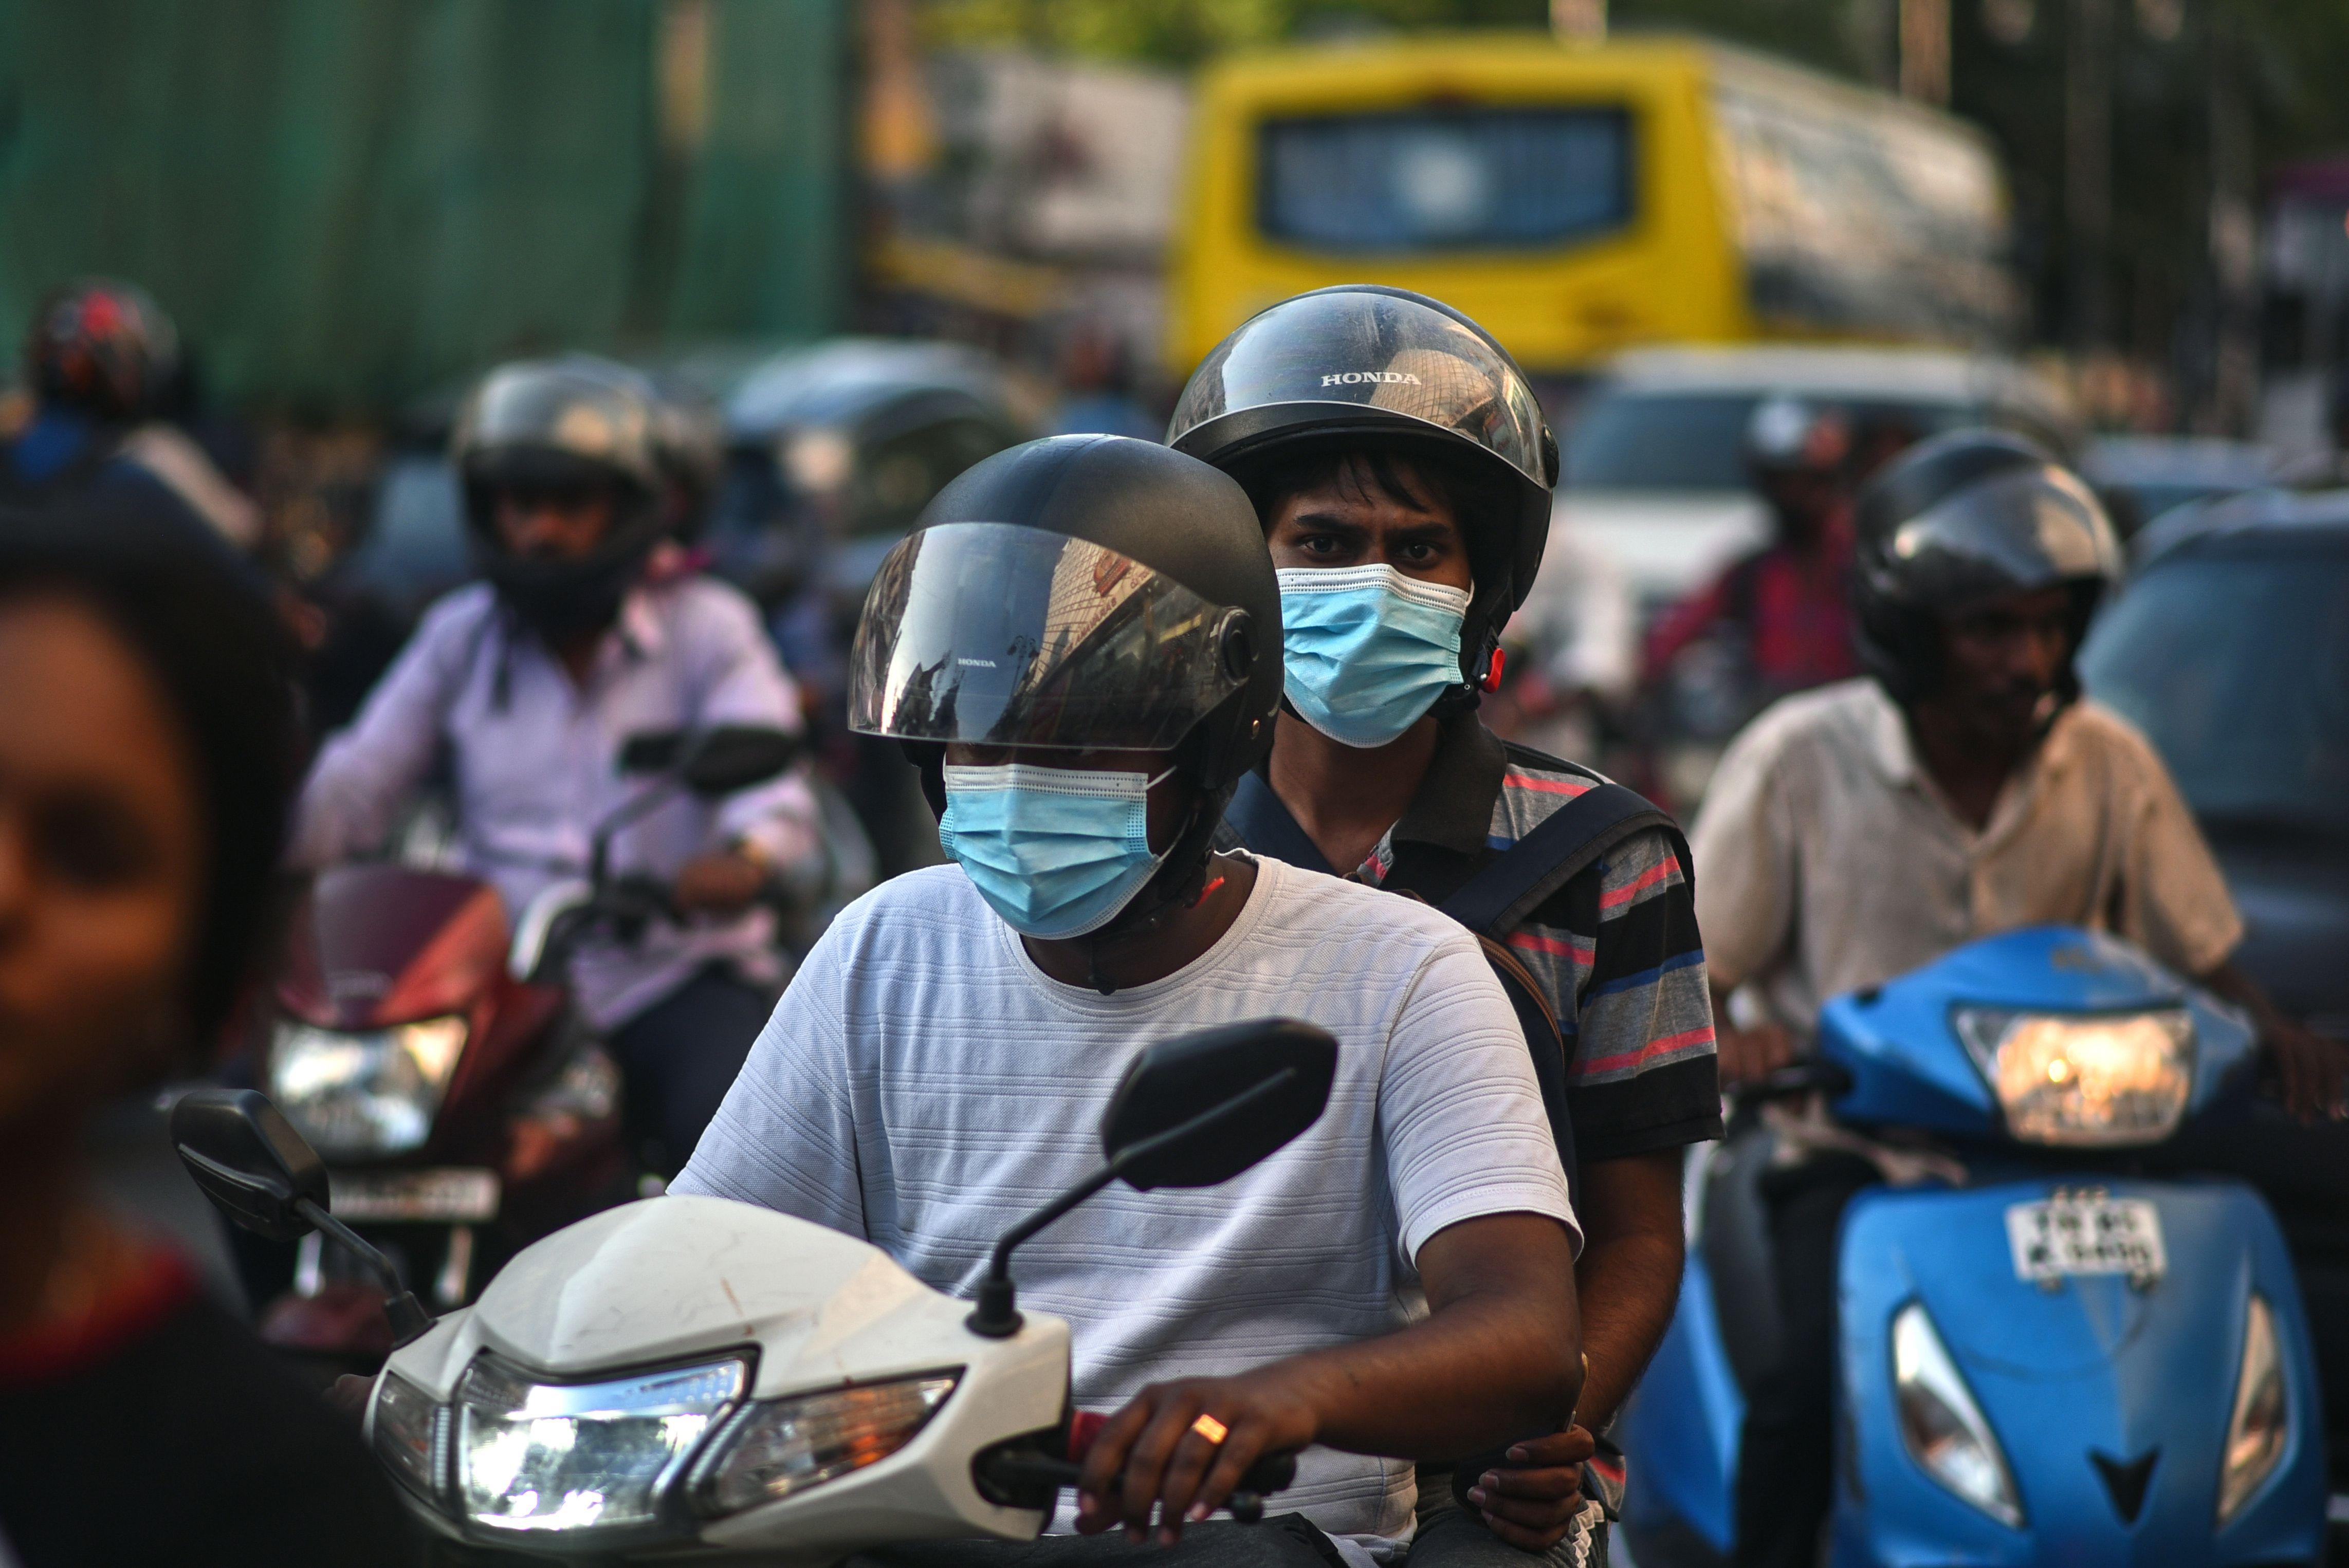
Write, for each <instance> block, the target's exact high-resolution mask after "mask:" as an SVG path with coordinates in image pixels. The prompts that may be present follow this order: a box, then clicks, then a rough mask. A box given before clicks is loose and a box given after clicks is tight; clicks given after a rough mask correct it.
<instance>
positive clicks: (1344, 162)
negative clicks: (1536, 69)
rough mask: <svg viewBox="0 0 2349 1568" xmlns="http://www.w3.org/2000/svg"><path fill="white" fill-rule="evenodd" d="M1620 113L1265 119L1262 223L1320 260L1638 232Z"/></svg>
mask: <svg viewBox="0 0 2349 1568" xmlns="http://www.w3.org/2000/svg"><path fill="white" fill-rule="evenodd" d="M1630 143H1631V135H1630V117H1629V116H1627V115H1626V114H1625V113H1624V112H1623V111H1622V110H1621V109H1619V108H1434V109H1428V108H1414V109H1407V110H1398V111H1384V112H1377V113H1364V114H1335V115H1313V116H1299V117H1289V118H1283V119H1268V120H1266V121H1265V122H1264V123H1263V125H1262V126H1261V127H1260V128H1259V129H1258V132H1257V176H1258V177H1257V227H1258V229H1259V230H1260V231H1261V232H1263V234H1264V235H1265V236H1266V237H1267V238H1268V239H1270V240H1274V241H1278V242H1287V243H1289V244H1293V245H1299V246H1302V247H1305V248H1307V249H1310V250H1317V251H1356V252H1370V251H1379V252H1391V253H1392V252H1405V251H1433V250H1446V251H1465V250H1502V249H1522V248H1529V247H1534V246H1548V245H1559V244H1566V243H1570V242H1578V241H1582V240H1588V239H1592V238H1595V237H1597V236H1599V235H1600V234H1604V233H1608V232H1612V231H1615V230H1618V229H1620V228H1622V227H1624V226H1625V225H1626V224H1628V223H1629V222H1630V220H1631V155H1630Z"/></svg>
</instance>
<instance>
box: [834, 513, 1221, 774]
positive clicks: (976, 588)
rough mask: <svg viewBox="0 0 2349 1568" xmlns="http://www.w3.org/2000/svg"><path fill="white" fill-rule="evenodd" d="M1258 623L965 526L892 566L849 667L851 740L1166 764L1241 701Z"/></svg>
mask: <svg viewBox="0 0 2349 1568" xmlns="http://www.w3.org/2000/svg"><path fill="white" fill-rule="evenodd" d="M1250 656H1251V653H1250V647H1249V637H1248V630H1247V613H1246V612H1244V611H1242V610H1239V609H1237V608H1236V607H1233V606H1229V605H1222V604H1210V603H1207V602H1206V600H1204V599H1202V598H1200V597H1199V595H1197V594H1196V593H1192V592H1191V591H1190V590H1189V589H1187V588H1185V587H1184V586H1183V585H1182V584H1181V583H1176V582H1174V580H1173V579H1171V578H1169V577H1166V576H1164V575H1163V574H1161V573H1157V572H1154V571H1153V570H1151V569H1150V568H1149V567H1147V566H1144V565H1143V564H1142V563H1141V562H1138V561H1135V560H1133V558H1131V557H1129V556H1125V555H1122V554H1120V553H1118V552H1116V551H1113V550H1109V549H1106V548H1104V547H1103V546H1101V545H1098V544H1093V543H1091V542H1087V541H1085V540H1081V539H1071V538H1070V537H1068V536H1067V535H1065V534H1059V533H1051V532H1048V531H1045V530H1042V529H1037V528H1026V527H1022V526H1020V525H1019V524H1017V523H1004V522H949V523H940V524H938V525H936V526H935V527H932V528H926V529H924V530H922V531H920V532H918V533H916V534H914V535H912V536H911V537H909V538H907V539H906V540H905V541H904V542H902V543H900V544H899V545H898V546H897V547H896V548H895V550H893V551H891V552H889V556H888V558H887V559H886V560H885V561H884V562H882V563H881V570H880V572H879V573H877V574H876V575H875V576H874V580H873V587H872V590H871V592H870V593H868V594H867V595H866V597H865V601H864V618H863V619H862V620H861V621H860V622H859V623H858V624H857V627H856V643H855V647H854V651H853V652H852V653H851V655H850V660H849V695H848V724H849V727H850V728H852V729H854V730H858V731H860V732H862V733H864V734H866V735H883V736H889V737H892V738H895V739H899V740H926V741H962V742H967V743H972V744H981V745H990V746H1053V747H1069V748H1086V749H1096V750H1140V751H1161V750H1165V749H1167V748H1171V747H1173V746H1174V743H1175V742H1176V741H1178V740H1180V739H1182V738H1183V736H1184V735H1185V732H1187V731H1188V730H1189V729H1190V728H1191V727H1192V726H1193V725H1195V724H1196V723H1197V722H1198V721H1199V720H1200V719H1201V718H1203V717H1206V715H1207V714H1208V713H1209V712H1210V711H1212V710H1213V709H1214V708H1215V707H1216V705H1217V704H1219V703H1221V702H1223V701H1224V700H1225V699H1226V697H1228V696H1231V695H1232V694H1233V693H1234V692H1236V691H1237V690H1239V689H1240V686H1241V685H1242V684H1243V682H1244V681H1245V679H1246V677H1247V670H1248V665H1249V660H1250Z"/></svg>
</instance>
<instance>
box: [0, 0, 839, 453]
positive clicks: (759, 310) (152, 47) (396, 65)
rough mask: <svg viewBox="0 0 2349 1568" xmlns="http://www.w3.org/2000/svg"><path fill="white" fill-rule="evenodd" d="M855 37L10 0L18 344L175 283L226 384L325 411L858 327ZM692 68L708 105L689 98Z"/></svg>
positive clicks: (586, 8)
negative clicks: (512, 366) (67, 308)
mask: <svg viewBox="0 0 2349 1568" xmlns="http://www.w3.org/2000/svg"><path fill="white" fill-rule="evenodd" d="M847 20H848V18H847V15H846V5H845V0H0V352H13V350H12V349H11V348H9V347H8V346H13V345H14V344H15V343H16V342H18V341H20V340H21V337H22V335H23V332H24V327H25V322H26V315H27V314H28V312H29V310H30V308H31V306H32V304H33V303H34V302H35V301H36V299H37V298H38V297H39V296H40V294H42V293H43V292H44V291H45V290H46V289H47V288H48V287H50V286H51V285H53V284H55V283H56V282H57V281H58V280H60V279H62V278H66V277H69V276H72V275H74V274H76V273H86V272H102V273H114V274H117V275H119V276H122V277H126V278H129V279H131V280H133V281H136V282H139V283H140V284H145V285H146V286H147V287H148V288H149V289H150V290H151V291H152V292H153V293H154V294H155V295H156V297H157V298H158V299H159V300H160V302H161V303H162V304H163V306H164V308H165V309H166V310H167V311H169V312H170V313H171V315H173V316H174V317H175V318H177V319H178V320H179V322H180V323H181V328H182V330H183V332H184V333H185V334H186V335H187V336H188V338H189V339H190V341H191V343H192V344H193V345H194V346H196V347H197V348H198V349H199V350H200V351H201V355H202V367H203V371H204V375H205V378H206V380H207V382H208V383H209V384H210V386H211V388H212V390H213V391H214V392H215V393H217V394H219V395H221V396H223V397H229V398H232V399H235V400H239V401H243V402H246V403H248V404H255V405H260V406H274V407H282V408H290V409H297V410H315V411H319V412H326V413H338V414H352V413H363V412H367V411H370V410H378V411H379V410H382V409H384V408H386V407H390V406H392V405H393V404H396V403H397V402H398V400H400V399H402V398H404V397H409V396H411V395H413V394H415V393H417V392H419V391H420V390H422V389H425V388H427V387H432V386H434V385H436V384H438V383H440V382H442V381H445V380H446V379H448V378H449V377H452V376H455V375H458V374H460V373H463V372H465V371H468V370H471V369H473V368H475V367H477V366H481V364H483V363H484V362H486V361H489V360H491V359H494V358H496V357H499V356H505V355H510V354H514V353H526V352H533V351H537V350H543V349H549V348H573V347H585V348H604V349H613V348H619V349H648V348H654V347H657V346H660V345H663V344H675V343H681V342H698V341H706V340H708V339H710V338H713V337H725V336H756V337H762V338H764V337H785V336H802V335H814V334H818V333H822V332H824V331H828V330H832V329H833V328H835V327H836V326H837V325H839V323H840V319H841V315H842V312H843V302H844V297H845V293H846V288H847V280H846V277H845V276H844V270H845V263H846V256H847V248H846V246H845V245H844V244H843V241H842V234H841V230H842V224H843V222H844V217H843V192H844V189H845V173H846V160H847V157H848V150H847V148H846V146H845V145H844V142H843V138H844V136H845V133H846V115H845V112H844V110H843V96H844V95H845V94H846V92H847V91H848V87H847V83H848V79H849V77H848V59H849V51H848V42H847V39H846V37H845V28H846V26H847ZM680 40H683V43H682V44H681V43H680ZM665 51H666V53H665ZM680 55H682V56H684V57H688V58H691V59H698V61H699V62H700V65H699V68H698V80H699V81H700V82H701V84H702V88H701V91H700V92H699V93H698V94H691V93H688V94H687V95H686V96H685V98H684V99H683V100H682V101H686V102H688V103H694V104H698V109H696V110H687V111H680V110H679V108H678V102H679V101H680V99H679V98H678V93H677V92H676V89H675V88H673V87H672V88H671V89H670V92H669V97H668V98H664V97H663V86H662V84H663V82H664V81H669V82H672V83H673V82H674V81H675V80H676V79H677V71H676V68H675V63H676V60H677V59H678V57H680ZM665 60H667V63H668V65H669V67H670V68H669V69H667V71H665V70H664V61H665ZM696 76H697V72H696V71H695V69H694V68H693V67H691V66H689V65H688V67H687V79H688V80H691V79H695V77H696ZM680 125H682V126H683V128H684V129H679V126H680Z"/></svg>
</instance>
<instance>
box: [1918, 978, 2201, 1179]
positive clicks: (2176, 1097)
mask: <svg viewBox="0 0 2349 1568" xmlns="http://www.w3.org/2000/svg"><path fill="white" fill-rule="evenodd" d="M1951 1022H1952V1023H1953V1024H1954V1025H1955V1026H1956V1028H1957V1032H1958V1037H1959V1038H1960V1039H1961V1040H1963V1041H1965V1043H1966V1049H1967V1050H1968V1051H1969V1052H1970V1053H1971V1055H1972V1056H1973V1058H1974V1060H1975V1062H1976V1063H1977V1064H1979V1065H1980V1066H1981V1068H1982V1076H1983V1077H1984V1078H1987V1079H1988V1080H1989V1081H1990V1087H1991V1088H1992V1090H1993V1091H1994V1092H1995V1093H1996V1094H1997V1096H1998V1103H1999V1105H2000V1107H2001V1109H2002V1110H2003V1111H2004V1112H2005V1114H2006V1127H2007V1130H2008V1132H2010V1133H2012V1134H2013V1136H2014V1137H2015V1138H2017V1139H2019V1140H2022V1141H2023V1142H2025V1143H2044V1144H2052V1145H2058V1146H2064V1147H2070V1148H2114V1147H2126V1146H2129V1145H2135V1144H2147V1143H2159V1142H2160V1141H2162V1140H2164V1139H2166V1138H2168V1136H2169V1135H2170V1134H2171V1133H2173V1132H2175V1131H2177V1130H2178V1121H2179V1119H2181V1118H2183V1117H2184V1116H2185V1114H2186V1104H2187V1101H2188V1099H2189V1098H2190V1097H2191V1096H2192V1094H2193V1092H2194V1019H2193V1016H2192V1015H2191V1014H2189V1013H2188V1012H2187V1011H2186V1010H2185V1009H2184V1008H2182V1007H2166V1008H2162V1009H2159V1010H2158V1011H2152V1012H2142V1013H2122V1014H2081V1013H2074V1014H2064V1013H2016V1012H2008V1011H2005V1010H2002V1009H1997V1010H1994V1009H1991V1008H1981V1007H1961V1008H1958V1009H1957V1011H1956V1012H1955V1014H1954V1015H1953V1016H1952V1018H1951Z"/></svg>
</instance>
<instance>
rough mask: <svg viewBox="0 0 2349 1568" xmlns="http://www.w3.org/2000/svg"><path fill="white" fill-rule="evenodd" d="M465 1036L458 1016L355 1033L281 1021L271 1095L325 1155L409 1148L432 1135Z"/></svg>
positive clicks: (272, 1063) (272, 1061) (274, 1047)
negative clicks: (434, 1122) (434, 1119)
mask: <svg viewBox="0 0 2349 1568" xmlns="http://www.w3.org/2000/svg"><path fill="white" fill-rule="evenodd" d="M465 1034H466V1027H465V1020H464V1019H463V1018H461V1017H455V1016H450V1017H446V1018H426V1019H424V1020H422V1021H420V1022H419V1023H414V1024H401V1025H398V1026H395V1027H392V1028H388V1029H368V1030H365V1031H362V1032H360V1033H356V1034H345V1033H342V1032H339V1031H337V1030H334V1029H321V1028H318V1027H316V1026H313V1025H309V1024H297V1023H292V1022H284V1023H280V1024H279V1025H278V1026H277V1031H276V1037H275V1039H274V1041H273V1042H272V1043H271V1045H270V1049H269V1098H270V1099H274V1100H275V1101H276V1102H277V1108H278V1109H280V1110H282V1111H284V1112H285V1117H286V1119H287V1120H289V1121H291V1122H293V1124H294V1126H295V1130H297V1131H299V1132H300V1133H301V1134H302V1136H304V1137H305V1138H306V1139H308V1140H310V1141H311V1143H312V1144H313V1145H315V1146H316V1148H317V1150H318V1151H319V1152H320V1153H322V1154H328V1155H377V1154H404V1153H406V1152H407V1151H408V1150H411V1149H416V1148H419V1147H420V1146H421V1145H422V1144H423V1142H424V1140H425V1139H426V1138H427V1137H429V1135H430V1133H431V1131H432V1119H433V1118H434V1117H435V1116H437V1115H439V1114H440V1099H441V1097H442V1096H443V1095H445V1094H446V1093H447V1092H448V1089H449V1079H450V1076H451V1074H453V1073H454V1072H455V1070H456V1067H457V1057H459V1056H460V1054H461V1053H462V1052H463V1051H464V1048H465Z"/></svg>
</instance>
